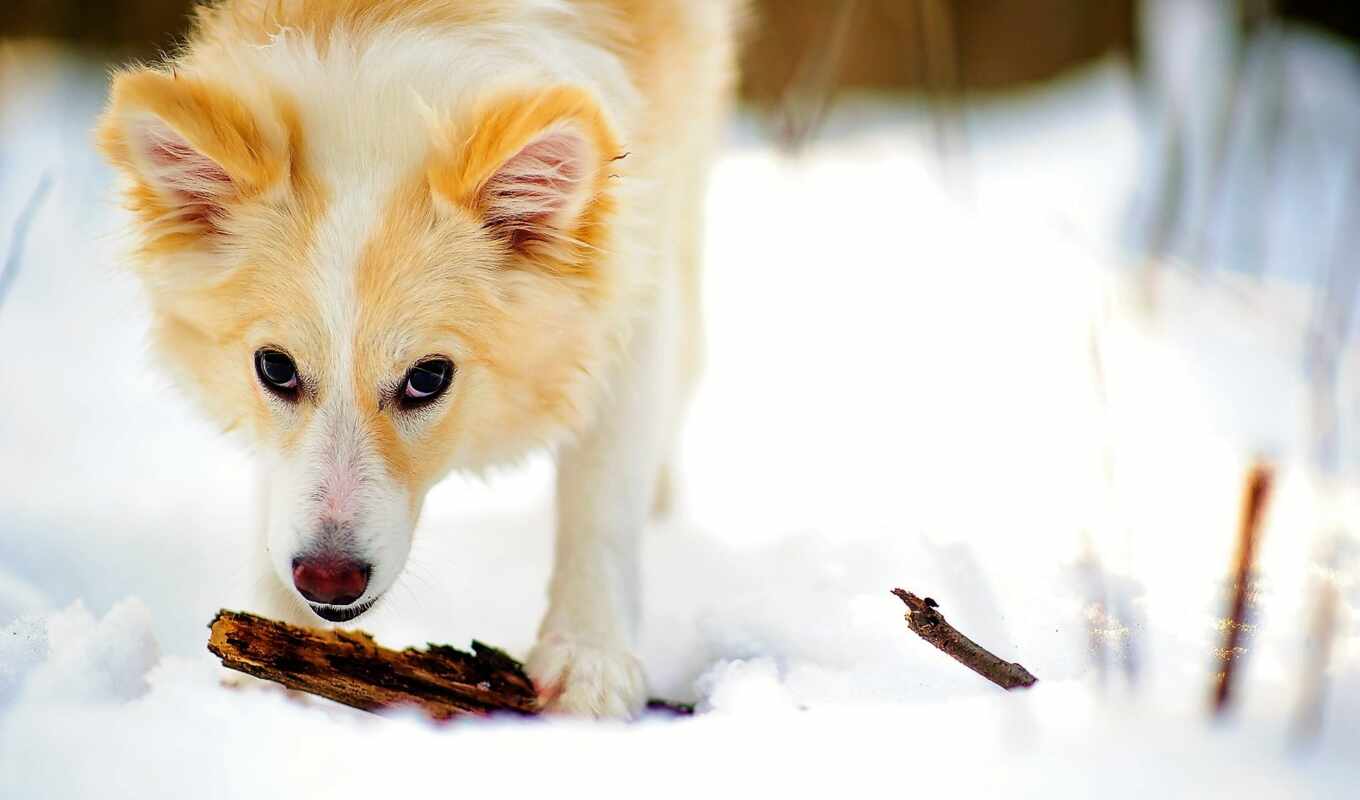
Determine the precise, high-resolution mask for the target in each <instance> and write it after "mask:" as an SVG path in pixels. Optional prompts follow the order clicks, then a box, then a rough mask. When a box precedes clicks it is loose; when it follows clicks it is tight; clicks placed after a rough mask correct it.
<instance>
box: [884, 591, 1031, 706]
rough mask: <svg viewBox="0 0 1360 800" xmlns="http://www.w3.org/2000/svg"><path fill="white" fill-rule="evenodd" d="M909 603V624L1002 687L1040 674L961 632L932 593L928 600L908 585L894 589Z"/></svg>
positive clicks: (1013, 686) (1014, 685)
mask: <svg viewBox="0 0 1360 800" xmlns="http://www.w3.org/2000/svg"><path fill="white" fill-rule="evenodd" d="M892 593H893V594H895V595H897V597H898V599H900V600H901V601H902V602H903V603H906V604H907V627H909V628H911V630H912V632H913V633H915V634H916V635H917V636H920V637H921V638H922V639H925V640H926V641H927V642H929V643H930V644H932V645H934V646H935V647H936V648H938V649H939V650H941V651H942V652H944V653H945V655H948V656H949V657H950V658H952V659H954V660H955V661H957V662H959V663H960V664H962V665H964V666H965V667H967V668H969V669H971V670H972V671H974V672H976V673H977V674H979V675H981V676H982V677H984V678H986V679H987V680H989V681H991V682H992V683H995V684H996V685H997V686H1000V687H1001V688H1002V689H1017V688H1025V687H1028V686H1033V685H1034V683H1035V682H1036V681H1037V680H1038V678H1036V677H1034V676H1033V675H1031V674H1030V672H1029V670H1027V669H1025V668H1024V667H1023V666H1021V665H1020V664H1017V663H1015V662H1013V661H1005V660H1003V659H1000V658H997V657H996V656H994V655H992V653H991V652H989V651H988V650H987V649H986V648H985V647H983V646H982V645H980V644H978V643H977V642H975V641H973V640H972V639H969V638H968V637H967V636H964V635H963V634H962V633H959V632H958V630H957V629H955V628H954V626H953V625H950V624H949V621H948V620H946V619H945V618H944V615H943V614H941V613H940V612H939V610H938V607H939V606H938V604H937V603H936V602H935V601H934V600H932V599H930V598H929V597H927V598H925V599H924V600H923V599H921V598H919V597H917V596H916V595H914V594H912V593H911V592H908V591H906V590H904V589H893V590H892Z"/></svg>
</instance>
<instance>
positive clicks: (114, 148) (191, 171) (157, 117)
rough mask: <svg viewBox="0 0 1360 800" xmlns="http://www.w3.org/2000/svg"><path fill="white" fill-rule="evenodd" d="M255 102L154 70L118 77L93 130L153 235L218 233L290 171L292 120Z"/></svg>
mask: <svg viewBox="0 0 1360 800" xmlns="http://www.w3.org/2000/svg"><path fill="white" fill-rule="evenodd" d="M256 106H257V107H250V106H248V105H247V103H246V102H245V101H244V100H243V99H242V98H240V97H238V96H236V95H235V94H233V93H232V92H230V91H228V90H226V89H223V88H221V87H218V86H215V85H212V84H209V83H206V82H204V81H201V80H198V79H195V78H191V77H186V76H179V75H172V74H167V73H164V72H160V71H157V70H151V69H138V70H134V71H129V72H123V73H121V74H119V75H117V76H116V77H115V78H114V81H113V89H112V92H111V94H110V100H109V105H108V108H107V109H106V110H105V112H104V115H103V116H102V117H101V118H100V120H99V125H98V128H97V130H96V136H97V139H98V143H99V147H100V150H102V151H103V153H104V155H105V156H106V157H107V158H108V159H109V161H111V162H112V163H113V164H114V166H116V167H118V168H119V169H120V170H121V171H122V172H123V173H124V174H125V176H126V177H127V178H129V179H130V182H131V185H130V188H129V192H128V200H129V204H130V206H131V207H132V210H133V211H134V212H136V213H137V214H138V215H139V216H140V217H141V219H142V221H143V223H144V224H146V225H147V226H149V227H151V228H153V229H155V230H153V231H149V232H150V233H152V234H153V238H156V239H165V238H167V237H169V238H171V239H174V240H178V241H180V242H181V243H182V244H189V243H190V242H192V241H196V240H200V239H201V238H202V237H204V236H205V235H212V234H216V233H220V231H221V226H222V223H223V221H224V220H225V219H226V218H227V217H228V216H229V215H230V213H231V210H232V208H233V206H234V205H236V204H238V203H241V202H245V201H248V200H250V199H252V198H255V197H258V196H260V195H262V194H264V193H265V192H268V191H269V190H270V189H271V188H273V187H275V186H277V185H279V184H280V183H281V182H282V181H283V180H284V179H285V178H286V176H287V175H288V174H289V152H290V142H289V135H288V131H287V126H285V125H284V124H283V122H282V119H281V115H280V114H279V113H278V109H277V108H272V107H270V108H260V107H258V106H259V104H256ZM185 237H188V238H189V241H184V239H185Z"/></svg>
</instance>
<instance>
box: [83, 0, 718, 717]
mask: <svg viewBox="0 0 1360 800" xmlns="http://www.w3.org/2000/svg"><path fill="white" fill-rule="evenodd" d="M736 11H737V9H736V0H411V1H408V2H400V1H398V0H393V1H391V2H383V0H229V1H228V2H225V3H221V4H218V5H214V6H208V7H205V8H202V9H200V10H199V12H198V15H197V19H196V24H195V27H194V32H193V34H192V35H191V36H190V38H189V40H188V43H187V45H186V46H185V48H184V49H183V51H182V52H181V53H180V54H179V55H178V56H176V57H175V58H173V59H172V60H170V61H169V62H167V63H165V64H164V65H161V66H158V67H154V68H137V69H130V70H127V71H123V72H121V73H120V74H118V75H117V76H116V77H115V80H114V83H113V90H112V97H111V100H110V102H109V107H108V110H107V112H106V113H105V114H104V116H103V118H102V119H101V121H100V125H99V130H98V136H99V143H100V146H101V148H102V150H103V151H104V153H105V154H106V155H107V156H108V158H109V159H110V160H111V161H112V162H113V163H114V164H115V165H116V166H117V167H118V168H119V169H120V170H121V171H122V172H123V173H124V174H125V176H126V177H127V179H128V190H127V198H128V201H129V205H130V207H131V209H132V211H133V213H134V218H135V227H136V233H137V247H136V250H135V255H134V259H133V260H134V262H135V264H136V267H137V270H138V272H139V274H140V275H141V276H142V277H143V278H144V280H145V284H146V287H147V289H148V293H149V296H150V299H151V303H152V307H153V312H154V319H155V323H154V332H153V335H154V340H155V343H156V345H157V347H158V352H159V353H160V355H161V357H162V358H163V360H165V361H166V362H167V363H168V364H169V365H170V366H171V367H172V368H173V369H174V371H175V372H176V374H177V376H178V377H179V379H180V380H181V382H182V383H183V384H184V385H186V386H187V387H190V388H191V389H192V390H193V392H194V394H195V396H196V397H197V399H198V400H199V401H200V402H201V404H202V406H203V407H204V408H205V409H206V410H207V411H208V412H209V413H210V414H211V415H212V417H213V418H214V419H215V420H216V421H218V422H219V423H220V424H221V425H222V426H223V427H224V428H227V429H231V430H236V431H240V432H241V433H242V434H243V435H244V436H246V437H247V438H248V439H249V441H250V443H251V445H252V447H253V449H254V450H255V451H256V452H257V453H258V455H259V459H260V462H261V465H262V485H263V487H264V490H263V493H262V494H263V497H264V503H265V507H264V509H263V511H262V518H263V519H264V520H265V522H264V525H263V528H264V531H263V539H262V540H261V542H260V556H261V564H262V569H265V570H269V571H271V572H272V573H273V574H274V575H276V576H277V578H278V581H277V589H278V591H277V592H276V594H277V597H275V598H273V599H272V600H267V599H265V598H261V607H260V608H259V609H258V610H260V611H263V612H264V613H271V614H275V615H287V616H291V617H292V618H294V619H295V620H299V619H303V618H305V619H310V620H311V621H312V622H316V621H317V619H318V618H321V619H325V620H329V621H331V622H345V621H348V620H351V619H353V618H355V617H357V616H359V615H360V614H362V613H363V612H364V611H365V610H367V609H368V608H370V607H371V606H372V605H373V604H374V603H376V602H379V601H380V599H381V598H382V596H383V592H384V591H386V590H387V589H388V588H389V587H390V586H391V585H392V583H393V581H394V580H395V579H396V577H397V575H398V574H399V573H400V572H401V570H402V569H403V566H404V564H405V561H406V557H407V553H408V551H409V549H410V545H411V537H412V532H413V530H414V528H415V525H416V520H417V519H418V517H419V516H420V509H421V504H422V502H423V499H424V496H425V493H426V491H427V490H428V489H429V488H430V486H431V485H432V484H434V483H435V482H436V481H438V480H440V478H441V477H442V476H444V475H445V474H447V473H448V472H449V471H450V470H479V469H482V468H485V467H487V466H490V465H494V464H500V463H505V462H510V461H514V460H516V459H519V458H521V457H523V456H524V455H525V454H526V453H528V452H530V451H531V450H533V449H535V448H547V449H550V450H551V451H553V452H554V453H556V456H557V465H558V477H557V490H558V501H557V506H558V522H557V524H558V533H557V547H556V561H555V565H554V568H553V573H552V581H551V584H550V586H549V590H548V591H549V606H548V611H547V614H546V616H545V618H544V620H543V623H542V626H541V629H540V632H539V639H538V643H537V645H536V646H535V647H534V650H533V652H532V653H531V655H530V657H529V663H528V667H529V671H530V674H531V675H532V676H533V678H534V680H535V681H536V682H537V684H538V686H539V689H540V692H541V694H542V696H543V699H544V702H545V704H546V705H547V706H548V707H549V708H552V709H556V710H561V711H567V712H575V713H582V714H590V715H605V716H626V715H629V714H632V713H634V712H636V711H637V710H638V709H639V708H640V707H641V705H642V703H643V701H644V698H645V696H646V695H645V691H646V690H645V682H644V678H643V675H642V670H641V668H640V665H639V663H638V660H637V659H636V657H635V656H634V654H633V651H632V644H631V641H632V635H633V631H632V629H633V627H634V625H635V622H636V618H637V609H636V606H637V588H638V587H637V563H636V562H637V540H638V535H639V532H640V531H641V529H642V528H643V526H644V524H645V522H646V519H647V515H648V513H649V511H650V510H651V509H652V508H653V507H654V506H655V505H657V504H658V503H660V502H664V494H665V492H666V480H665V477H664V476H665V475H666V474H667V463H668V458H669V455H670V450H671V448H672V445H673V442H674V438H675V432H676V427H677V424H678V421H679V419H680V417H681V412H682V406H683V405H684V401H685V398H686V396H687V394H688V392H689V389H690V386H691V384H692V382H693V380H694V377H695V375H696V372H697V368H698V360H699V354H698V341H699V336H700V333H699V329H698V320H699V311H698V276H699V263H698V262H699V253H700V222H701V216H702V206H703V196H704V185H705V173H706V169H707V165H708V162H709V160H710V158H711V155H712V152H713V150H714V147H715V143H716V140H717V137H718V135H719V130H720V127H721V121H722V118H723V112H724V110H725V107H726V105H727V102H728V96H729V91H730V87H731V84H732V81H733V61H734V53H733V50H734V48H733V32H732V29H733V22H734V19H733V18H734V16H735V14H736ZM265 565H267V566H265ZM271 582H272V581H271ZM309 609H310V611H309Z"/></svg>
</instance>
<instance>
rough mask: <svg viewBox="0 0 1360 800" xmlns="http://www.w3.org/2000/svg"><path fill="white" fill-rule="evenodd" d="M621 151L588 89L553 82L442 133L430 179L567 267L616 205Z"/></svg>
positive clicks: (519, 247) (438, 190) (505, 233)
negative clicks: (614, 170)
mask: <svg viewBox="0 0 1360 800" xmlns="http://www.w3.org/2000/svg"><path fill="white" fill-rule="evenodd" d="M618 155H619V152H618V145H617V143H616V140H615V138H614V135H613V133H612V132H611V130H610V128H609V125H608V124H607V122H606V120H605V118H604V115H603V114H602V113H601V111H600V107H599V105H598V104H596V102H595V101H594V100H593V99H592V98H591V97H590V95H588V94H587V93H586V92H584V91H583V90H581V89H577V88H574V87H555V88H551V89H547V90H543V91H539V92H530V93H520V94H513V95H510V96H503V97H498V98H495V99H494V100H492V101H491V102H489V103H485V104H483V105H482V106H480V107H479V108H478V109H477V110H476V111H475V112H474V113H473V114H471V115H469V118H468V119H466V120H464V121H463V123H462V124H461V125H455V126H452V127H451V128H450V129H448V130H447V131H445V132H444V135H442V136H440V137H438V141H437V144H436V155H435V159H434V161H433V162H432V165H431V167H430V170H429V180H430V186H431V188H432V189H433V190H434V193H435V196H436V197H437V198H439V199H440V200H441V201H442V202H447V203H451V204H453V205H455V206H458V207H460V208H462V209H464V210H466V211H469V212H471V213H472V214H474V215H476V216H477V218H478V219H480V220H481V222H482V224H483V226H484V227H486V228H487V229H488V230H490V231H492V232H494V233H495V234H497V235H498V236H500V237H502V238H503V240H504V241H505V242H506V244H507V246H509V247H510V248H512V249H513V250H515V251H516V252H518V253H521V254H523V255H527V256H531V257H536V259H537V260H540V261H547V262H549V263H559V264H560V265H562V266H567V267H570V266H571V265H572V264H571V262H573V261H575V260H579V259H580V258H581V257H582V256H583V253H584V251H585V250H586V249H587V248H588V247H589V246H590V245H592V244H593V243H594V241H595V239H596V238H598V233H599V229H600V227H601V223H602V221H603V218H604V217H605V216H606V215H607V214H608V212H609V210H610V208H611V202H612V201H611V199H610V197H609V193H608V191H607V189H608V182H609V174H608V173H609V170H608V165H609V163H610V162H611V161H612V160H614V159H615V158H616V157H617V156H618ZM576 266H580V265H579V264H577V265H576Z"/></svg>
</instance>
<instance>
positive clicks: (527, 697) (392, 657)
mask: <svg viewBox="0 0 1360 800" xmlns="http://www.w3.org/2000/svg"><path fill="white" fill-rule="evenodd" d="M210 628H211V630H212V635H211V638H210V639H209V641H208V649H209V650H211V651H212V653H213V655H216V656H217V657H218V658H220V659H222V665H223V666H225V667H230V668H231V669H234V670H239V671H241V672H244V673H245V674H247V675H253V676H254V677H256V678H263V679H265V680H269V681H274V682H275V683H281V684H283V685H284V686H286V687H288V688H290V689H296V690H298V691H301V692H308V693H310V694H315V695H319V696H321V697H326V698H329V699H331V700H334V701H336V702H338V703H344V704H345V705H347V706H353V707H355V708H361V709H364V710H365V711H379V710H382V709H388V708H394V707H401V706H408V707H409V706H415V707H418V708H420V709H422V710H423V711H424V712H425V713H427V714H429V715H430V716H431V717H433V718H434V719H438V720H446V719H450V718H452V717H456V716H460V715H463V714H489V713H493V712H509V713H513V714H533V713H536V712H537V707H538V701H537V694H536V693H535V691H534V685H533V682H532V681H530V680H529V678H528V676H526V675H525V674H524V670H523V669H522V668H521V667H520V664H519V662H518V661H516V660H514V659H513V658H511V657H510V656H508V655H506V654H505V653H502V652H501V651H500V650H497V649H496V648H494V647H488V646H487V645H484V644H482V643H480V642H473V643H472V652H471V653H467V652H464V651H462V650H456V649H454V648H452V647H446V646H444V645H430V646H429V647H427V648H426V649H424V650H416V649H414V648H407V649H406V650H401V651H396V650H389V649H387V648H385V647H380V646H379V645H378V644H377V643H376V642H374V641H373V638H372V637H371V636H369V635H368V634H366V633H362V632H358V631H330V630H314V629H311V628H300V627H297V626H294V625H289V624H287V623H283V622H275V621H274V620H269V619H265V618H263V617H257V616H255V615H253V614H244V613H241V612H237V611H226V610H223V611H219V612H217V616H216V617H215V618H214V619H213V621H212V625H211V626H210Z"/></svg>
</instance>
